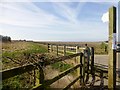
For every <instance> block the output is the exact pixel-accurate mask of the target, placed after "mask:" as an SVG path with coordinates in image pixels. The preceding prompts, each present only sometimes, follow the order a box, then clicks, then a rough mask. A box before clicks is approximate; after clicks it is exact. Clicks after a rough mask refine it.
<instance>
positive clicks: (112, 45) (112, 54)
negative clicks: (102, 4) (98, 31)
mask: <svg viewBox="0 0 120 90" xmlns="http://www.w3.org/2000/svg"><path fill="white" fill-rule="evenodd" d="M108 54H109V64H108V88H109V89H112V90H115V88H116V8H115V7H114V6H113V7H111V8H109V53H108Z"/></svg>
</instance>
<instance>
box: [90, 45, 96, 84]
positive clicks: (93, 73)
mask: <svg viewBox="0 0 120 90" xmlns="http://www.w3.org/2000/svg"><path fill="white" fill-rule="evenodd" d="M91 74H92V82H93V84H94V81H95V68H94V48H93V47H91Z"/></svg>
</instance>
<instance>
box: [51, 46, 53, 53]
mask: <svg viewBox="0 0 120 90" xmlns="http://www.w3.org/2000/svg"><path fill="white" fill-rule="evenodd" d="M51 52H53V45H52V44H51Z"/></svg>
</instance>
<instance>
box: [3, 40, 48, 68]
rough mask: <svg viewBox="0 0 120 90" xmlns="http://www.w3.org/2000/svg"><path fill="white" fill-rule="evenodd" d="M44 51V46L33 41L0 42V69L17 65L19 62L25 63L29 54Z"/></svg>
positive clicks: (45, 49)
mask: <svg viewBox="0 0 120 90" xmlns="http://www.w3.org/2000/svg"><path fill="white" fill-rule="evenodd" d="M46 52H47V48H46V47H45V46H43V45H40V44H36V43H33V42H11V43H2V63H3V66H2V69H8V68H11V67H15V66H18V64H19V63H21V64H25V63H26V59H27V57H28V56H29V55H32V54H40V53H46ZM11 61H12V62H11Z"/></svg>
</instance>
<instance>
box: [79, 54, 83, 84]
mask: <svg viewBox="0 0 120 90" xmlns="http://www.w3.org/2000/svg"><path fill="white" fill-rule="evenodd" d="M80 64H81V67H80V85H83V53H81V54H80Z"/></svg>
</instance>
